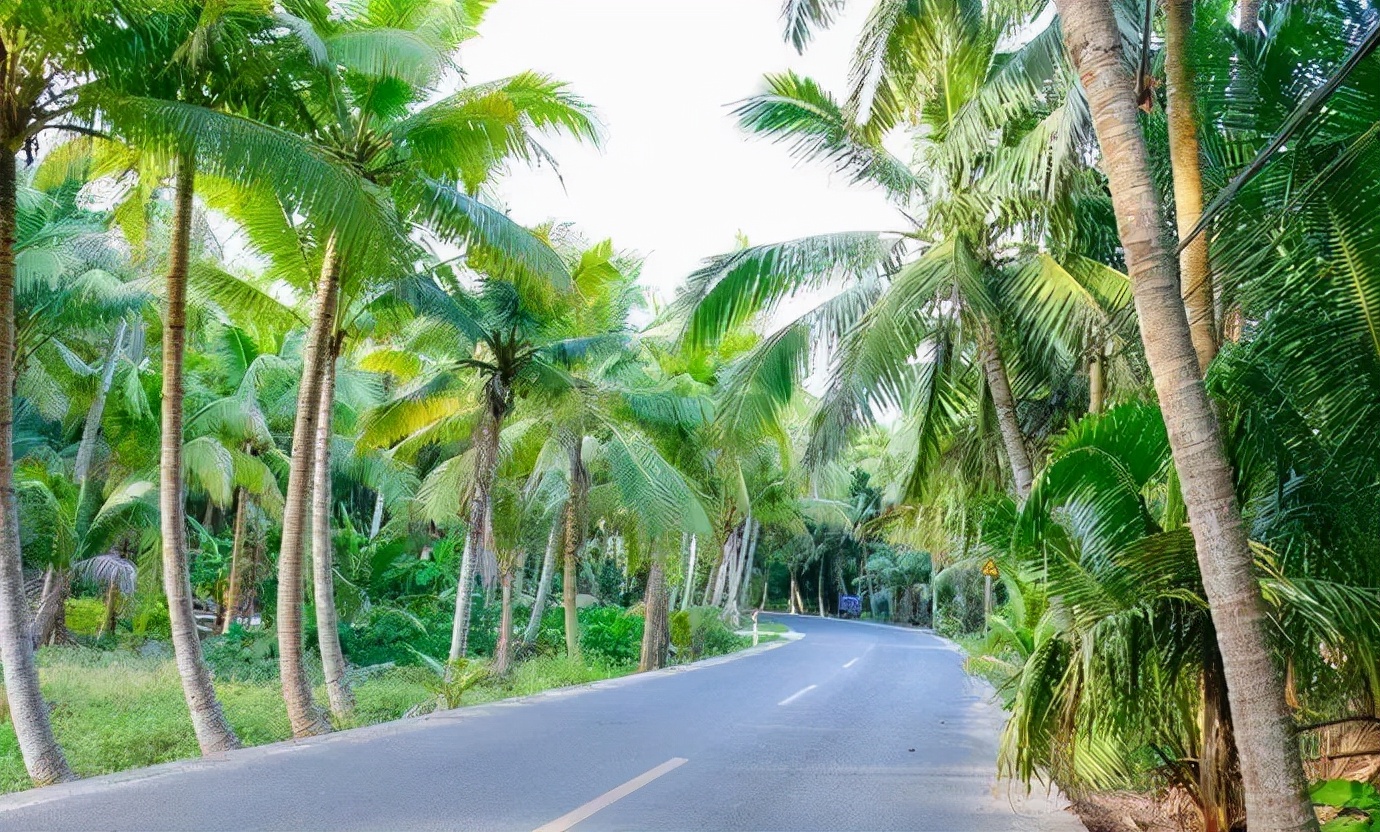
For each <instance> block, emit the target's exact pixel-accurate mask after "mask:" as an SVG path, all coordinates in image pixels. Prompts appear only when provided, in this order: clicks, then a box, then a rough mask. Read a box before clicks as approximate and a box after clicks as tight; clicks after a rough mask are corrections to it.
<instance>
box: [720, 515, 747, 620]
mask: <svg viewBox="0 0 1380 832" xmlns="http://www.w3.org/2000/svg"><path fill="white" fill-rule="evenodd" d="M751 538H752V514H751V513H749V514H748V516H747V519H745V520H744V521H743V528H742V531H741V532H739V534H738V554H737V555H736V556H735V557H734V559H733V571H732V572H731V573H729V579H728V591H727V592H725V593H724V619H725V620H726V621H728V622H729V623H731V624H732V625H733V626H735V627H736V626H738V617H739V614H738V597H739V595H740V594H741V591H742V587H743V568H744V567H745V566H747V550H748V546H749V545H750V544H751V542H752V540H751Z"/></svg>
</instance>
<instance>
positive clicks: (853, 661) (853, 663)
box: [843, 656, 862, 670]
mask: <svg viewBox="0 0 1380 832" xmlns="http://www.w3.org/2000/svg"><path fill="white" fill-rule="evenodd" d="M861 658H862V656H858V657H857V658H856V659H849V660H848V664H846V665H844V666H843V669H844V670H847V669H848V668H850V667H852V666H853V665H855V664H857V663H858V659H861Z"/></svg>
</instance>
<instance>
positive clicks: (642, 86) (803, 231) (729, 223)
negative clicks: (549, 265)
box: [461, 0, 898, 300]
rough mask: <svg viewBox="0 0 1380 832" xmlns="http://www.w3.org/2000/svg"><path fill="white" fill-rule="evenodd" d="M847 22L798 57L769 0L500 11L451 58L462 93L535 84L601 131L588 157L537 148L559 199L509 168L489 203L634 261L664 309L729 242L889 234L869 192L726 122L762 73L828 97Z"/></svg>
mask: <svg viewBox="0 0 1380 832" xmlns="http://www.w3.org/2000/svg"><path fill="white" fill-rule="evenodd" d="M849 8H850V11H849V12H848V13H847V14H846V15H845V16H844V17H843V18H842V19H841V20H840V21H839V22H838V23H836V24H835V26H834V27H833V28H832V29H831V30H829V31H827V32H824V33H823V34H822V35H821V36H820V37H818V38H817V39H816V40H815V42H813V43H812V44H811V45H810V47H809V48H808V49H807V50H806V52H805V55H804V56H803V57H802V56H798V55H797V54H796V53H795V50H794V49H793V48H791V47H790V46H789V45H788V44H787V43H785V41H784V40H783V39H782V36H781V24H780V21H779V20H778V17H777V15H778V13H779V9H780V2H779V0H501V2H499V3H498V4H497V5H495V6H494V7H493V9H491V10H490V11H489V13H488V16H487V17H486V18H485V21H484V23H483V25H482V26H481V27H480V32H481V37H480V38H479V39H477V40H473V41H470V42H469V43H467V44H466V45H465V47H464V51H463V52H462V54H461V61H462V63H463V65H464V66H465V68H466V71H467V72H468V74H469V79H470V81H472V82H478V81H487V80H491V79H495V78H500V77H503V76H507V75H511V74H514V73H516V72H519V71H522V70H525V69H533V70H537V71H539V72H545V73H548V74H550V75H553V76H555V77H556V78H559V79H561V80H564V81H568V82H569V83H570V84H571V87H572V88H573V90H574V91H575V92H576V93H578V94H580V95H581V96H583V97H584V98H585V99H586V100H588V101H589V102H590V103H592V104H593V105H595V106H596V107H597V108H598V110H599V115H600V118H601V120H602V122H603V123H604V126H605V145H604V148H603V150H602V151H600V150H595V149H592V148H587V147H583V146H581V145H579V144H577V143H574V142H570V141H565V140H560V139H557V140H551V141H550V142H548V143H547V147H548V149H549V150H551V151H552V152H553V154H554V155H555V156H556V159H557V161H558V162H559V165H560V173H561V177H563V179H564V186H565V187H564V190H562V186H561V182H560V181H559V180H558V179H557V177H556V175H555V174H554V173H552V171H551V170H550V169H544V170H537V171H530V172H529V171H527V170H525V169H517V170H515V171H514V172H513V174H512V175H510V176H509V177H508V178H507V179H506V180H505V181H504V182H503V184H502V185H501V187H500V189H499V192H500V194H501V196H502V198H503V200H504V202H505V203H506V207H508V208H509V209H511V214H512V216H513V218H514V219H516V220H517V221H519V222H522V223H524V224H529V225H530V224H536V223H540V222H544V221H546V220H551V219H555V220H559V221H573V222H574V223H575V224H576V226H577V227H578V228H579V230H580V231H582V232H583V233H584V234H585V235H586V236H587V237H589V238H590V239H591V240H599V239H603V238H605V237H611V238H613V242H614V245H615V246H616V247H618V248H619V249H623V250H628V249H631V250H636V251H638V252H640V253H642V254H643V255H645V256H646V257H647V260H646V265H645V267H644V269H643V278H642V279H643V282H644V283H645V284H647V285H648V286H650V287H651V288H652V289H653V290H654V293H655V294H656V295H657V296H659V297H660V298H662V299H663V300H664V299H668V298H669V297H670V295H671V294H672V293H673V291H674V288H675V287H676V286H677V285H678V284H680V283H681V281H682V280H683V279H684V277H685V276H686V275H687V274H689V273H690V272H691V271H693V270H694V269H695V268H696V266H697V265H698V264H699V261H700V260H701V259H703V258H704V257H707V256H710V255H713V254H718V253H721V252H725V251H730V250H732V249H733V248H734V247H735V235H736V233H737V232H739V231H741V232H743V233H744V234H746V235H747V237H748V239H749V240H750V241H751V242H752V243H754V244H757V243H768V242H774V241H777V240H787V239H792V238H795V237H802V236H807V235H810V234H817V233H822V232H829V231H850V230H859V229H889V228H894V227H895V226H896V224H897V221H898V215H897V214H896V212H895V210H894V209H892V208H890V207H888V205H887V203H886V200H885V198H884V196H883V194H882V192H881V191H880V190H876V189H870V190H869V189H864V188H863V187H861V186H853V185H850V184H849V182H848V178H847V176H845V175H839V174H835V173H833V172H832V171H831V170H830V169H829V168H828V166H827V165H824V164H809V165H797V164H796V163H795V162H794V161H793V160H792V159H791V158H790V157H789V155H788V154H787V150H786V147H785V146H782V145H777V144H773V143H771V142H770V141H768V140H765V139H761V138H750V137H748V136H747V134H745V133H744V132H742V131H740V130H739V129H738V127H737V125H736V123H735V120H734V119H733V118H732V117H731V115H730V111H731V109H732V107H731V105H732V104H733V103H735V102H737V101H740V100H742V99H743V98H746V97H748V96H749V95H752V94H753V93H756V92H758V91H760V90H761V87H762V81H761V78H762V75H763V74H764V73H767V72H779V71H782V70H785V69H794V70H796V71H797V72H800V73H802V74H806V75H810V76H813V77H815V78H817V79H818V80H819V81H820V82H821V83H823V84H824V86H825V88H826V89H828V90H830V91H831V92H833V93H834V94H835V96H837V97H841V95H842V90H843V89H844V85H845V80H846V78H847V72H848V60H849V53H850V51H851V48H852V44H853V42H854V40H855V36H856V35H857V33H858V31H859V29H860V28H861V26H862V22H863V19H864V17H865V16H866V13H867V11H868V4H862V3H854V4H850V6H849Z"/></svg>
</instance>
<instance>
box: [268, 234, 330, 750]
mask: <svg viewBox="0 0 1380 832" xmlns="http://www.w3.org/2000/svg"><path fill="white" fill-rule="evenodd" d="M340 267H341V264H340V253H339V251H338V250H337V249H336V241H335V237H334V236H332V237H331V238H330V239H329V240H327V242H326V253H325V257H324V259H323V260H322V263H321V278H320V279H319V280H318V281H317V282H316V306H315V309H313V311H312V319H311V328H310V329H309V330H308V332H307V341H306V344H304V345H303V348H302V380H301V381H300V382H299V383H298V386H297V417H296V419H295V420H294V421H293V425H292V462H291V464H290V466H289V468H288V487H287V494H286V496H285V497H284V500H283V534H282V542H281V544H280V546H279V549H278V620H277V627H278V673H279V675H280V676H281V677H282V684H283V700H284V701H285V702H286V703H287V711H288V720H289V721H290V722H291V723H292V735H293V736H294V737H310V736H313V735H315V734H324V733H327V732H329V731H330V730H331V726H330V724H329V723H328V722H326V720H325V719H324V718H323V717H322V715H321V712H320V711H319V710H318V709H317V707H316V705H315V703H314V702H313V701H312V692H311V681H310V680H309V679H308V678H307V668H306V665H305V664H304V662H303V653H302V651H303V646H302V558H303V550H304V543H305V537H306V531H307V529H306V523H307V507H308V503H309V501H310V498H311V490H312V489H311V487H312V479H313V477H312V469H313V466H314V462H315V457H316V453H315V444H316V443H315V440H316V422H317V418H318V416H319V413H320V408H319V404H320V397H321V379H322V375H323V373H322V366H323V362H325V361H327V360H328V358H327V356H329V355H330V351H331V345H330V338H331V334H332V333H333V332H334V331H335V314H336V305H337V303H338V302H339V293H340Z"/></svg>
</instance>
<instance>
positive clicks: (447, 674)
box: [413, 650, 489, 710]
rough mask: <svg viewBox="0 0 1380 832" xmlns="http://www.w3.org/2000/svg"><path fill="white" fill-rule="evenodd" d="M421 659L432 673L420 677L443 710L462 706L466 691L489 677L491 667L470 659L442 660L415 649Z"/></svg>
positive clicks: (423, 684)
mask: <svg viewBox="0 0 1380 832" xmlns="http://www.w3.org/2000/svg"><path fill="white" fill-rule="evenodd" d="M413 652H414V653H416V655H417V658H418V660H419V661H421V662H422V664H423V666H425V667H426V669H427V670H429V671H430V673H427V674H425V675H424V676H422V677H421V678H420V680H419V681H421V683H422V686H423V687H424V688H426V690H427V692H429V693H432V694H434V695H435V696H436V704H437V707H438V708H441V709H442V710H449V709H451V708H458V707H460V700H461V698H462V697H464V695H465V691H467V690H469V689H470V688H472V687H474V686H475V685H477V684H479V683H480V682H482V681H484V680H485V679H487V678H488V677H489V669H488V668H487V667H484V666H483V665H477V664H474V663H473V662H471V661H470V660H469V659H456V660H454V661H448V662H442V661H439V660H437V659H433V658H432V657H431V656H428V655H427V654H425V653H422V652H420V651H417V650H414V651H413Z"/></svg>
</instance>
